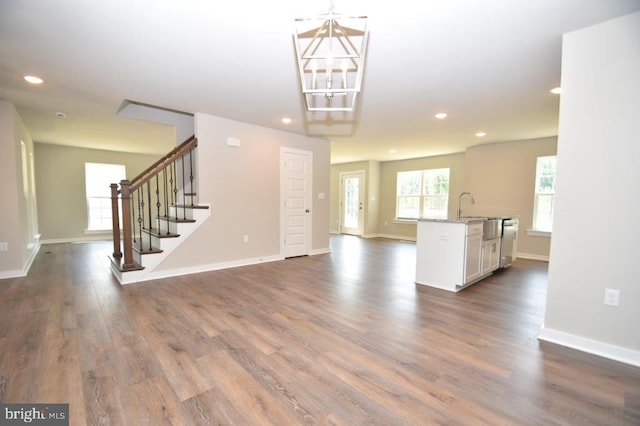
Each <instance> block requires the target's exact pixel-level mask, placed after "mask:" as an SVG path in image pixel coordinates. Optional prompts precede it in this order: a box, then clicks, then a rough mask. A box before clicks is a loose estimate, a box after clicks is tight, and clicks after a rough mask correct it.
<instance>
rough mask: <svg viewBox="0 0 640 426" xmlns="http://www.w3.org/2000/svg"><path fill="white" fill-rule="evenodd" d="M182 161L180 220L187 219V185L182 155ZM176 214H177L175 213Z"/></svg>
mask: <svg viewBox="0 0 640 426" xmlns="http://www.w3.org/2000/svg"><path fill="white" fill-rule="evenodd" d="M180 160H182V218H183V219H186V218H187V185H186V184H185V178H184V155H183V156H182V157H180ZM176 213H177V212H176Z"/></svg>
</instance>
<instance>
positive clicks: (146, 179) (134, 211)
mask: <svg viewBox="0 0 640 426" xmlns="http://www.w3.org/2000/svg"><path fill="white" fill-rule="evenodd" d="M197 146H198V140H197V138H196V137H195V135H194V136H191V137H189V138H188V139H187V140H185V141H184V142H182V143H181V144H180V145H178V146H176V147H175V148H173V149H172V150H171V151H169V153H167V154H166V155H164V156H163V157H162V158H160V159H159V160H157V161H156V162H154V163H153V164H152V165H151V166H149V167H147V169H145V170H144V171H143V172H142V173H140V174H139V175H138V176H136V177H135V178H133V179H132V180H131V181H129V180H126V179H124V180H121V181H120V183H119V184H117V183H113V184H111V185H110V188H111V213H112V221H113V224H112V226H113V259H118V267H119V269H120V270H121V271H126V270H134V269H139V268H140V265H138V264H137V263H136V262H135V261H134V258H133V249H134V245H135V248H136V250H138V251H139V252H141V253H142V252H143V251H144V252H151V251H152V250H154V243H153V239H154V238H156V237H154V235H158V234H159V233H160V229H161V227H162V228H163V230H162V233H163V235H166V236H170V235H173V234H172V233H171V230H170V229H171V228H170V224H171V222H172V221H176V220H187V213H186V211H187V208H188V206H187V197H191V206H193V200H194V197H195V196H196V194H195V191H194V188H193V184H194V165H193V152H194V148H195V147H197ZM187 155H188V156H189V159H188V163H187V164H185V157H186V156H187ZM185 172H186V175H185ZM178 173H180V175H179V174H178ZM154 178H155V181H153V180H152V179H154ZM180 178H181V179H180ZM152 192H153V193H154V194H155V195H154V194H152ZM180 192H181V193H182V205H181V204H180V203H179V202H178V199H177V195H178V193H180ZM119 204H121V209H122V215H121V218H122V227H120V223H119V222H120V221H119V216H120V206H119ZM170 207H175V208H176V213H175V216H174V217H172V216H170V215H169V209H170ZM178 207H182V209H183V212H182V213H183V217H182V219H180V218H178V211H177V208H178ZM160 221H162V222H160ZM163 225H164V226H163ZM121 228H122V234H121V233H120V229H121ZM143 230H144V233H146V235H145V241H143ZM121 236H122V240H121V239H120V237H121ZM121 241H122V246H123V247H121ZM121 248H122V250H121Z"/></svg>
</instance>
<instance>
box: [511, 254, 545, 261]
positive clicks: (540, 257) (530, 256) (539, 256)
mask: <svg viewBox="0 0 640 426" xmlns="http://www.w3.org/2000/svg"><path fill="white" fill-rule="evenodd" d="M517 257H520V258H522V259H531V260H542V261H543V262H548V261H549V256H545V255H543V254H534V253H521V252H518V254H517Z"/></svg>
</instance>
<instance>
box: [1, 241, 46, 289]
mask: <svg viewBox="0 0 640 426" xmlns="http://www.w3.org/2000/svg"><path fill="white" fill-rule="evenodd" d="M30 246H31V249H30V250H29V257H28V258H27V261H26V262H25V264H24V266H23V267H22V269H10V270H6V271H0V280H4V279H7V278H22V277H26V276H27V274H28V273H29V270H30V269H31V265H33V261H34V260H35V259H36V256H37V255H38V252H39V251H40V247H41V245H40V242H38V241H37V239H36V242H35V243H33V244H31V245H30Z"/></svg>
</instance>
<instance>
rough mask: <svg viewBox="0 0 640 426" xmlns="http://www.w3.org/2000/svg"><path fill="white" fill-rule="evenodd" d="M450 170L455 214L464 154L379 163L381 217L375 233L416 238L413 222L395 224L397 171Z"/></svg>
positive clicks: (450, 199) (462, 174) (462, 180)
mask: <svg viewBox="0 0 640 426" xmlns="http://www.w3.org/2000/svg"><path fill="white" fill-rule="evenodd" d="M445 167H448V168H449V169H450V171H449V173H450V174H449V194H450V195H449V215H455V208H456V207H455V206H456V199H455V198H456V194H458V193H459V192H461V191H464V190H465V189H464V173H465V170H464V153H460V154H452V155H440V156H436V157H426V158H417V159H413V160H402V161H385V162H383V163H381V164H380V217H379V220H378V233H379V234H380V235H381V236H388V237H393V238H404V239H408V240H412V241H415V239H416V224H415V223H395V217H396V177H397V174H398V172H400V171H408V170H424V169H438V168H445Z"/></svg>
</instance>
